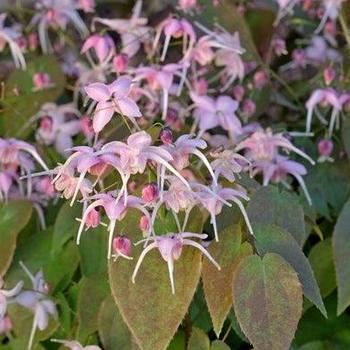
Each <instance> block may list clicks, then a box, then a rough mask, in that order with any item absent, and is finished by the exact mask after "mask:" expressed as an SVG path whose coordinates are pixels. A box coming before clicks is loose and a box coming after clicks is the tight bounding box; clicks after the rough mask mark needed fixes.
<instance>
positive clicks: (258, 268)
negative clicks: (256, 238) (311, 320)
mask: <svg viewBox="0 0 350 350" xmlns="http://www.w3.org/2000/svg"><path fill="white" fill-rule="evenodd" d="M233 299H234V305H235V312H236V316H237V319H238V321H239V324H240V326H241V327H242V330H243V332H244V334H245V335H246V336H247V338H248V339H249V341H250V342H251V343H252V344H253V346H254V348H256V349H259V350H288V349H289V347H290V344H291V342H292V340H293V337H294V333H295V331H296V329H297V325H298V322H299V319H300V317H301V312H302V304H303V293H302V288H301V285H300V282H299V279H298V276H297V274H296V272H295V271H294V270H293V268H292V267H291V266H290V265H289V264H288V263H287V262H286V261H285V260H284V259H283V258H282V257H281V256H279V255H278V254H274V253H268V254H266V255H265V256H264V257H263V258H262V259H261V258H260V257H259V256H257V255H252V256H248V257H246V258H245V259H244V260H243V261H242V263H241V264H240V265H239V266H238V268H237V273H236V275H235V279H234V284H233Z"/></svg>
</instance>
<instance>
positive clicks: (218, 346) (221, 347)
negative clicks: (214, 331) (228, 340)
mask: <svg viewBox="0 0 350 350" xmlns="http://www.w3.org/2000/svg"><path fill="white" fill-rule="evenodd" d="M210 350H230V347H229V346H228V345H227V344H225V343H224V342H223V341H221V340H215V341H213V342H212V343H211V347H210Z"/></svg>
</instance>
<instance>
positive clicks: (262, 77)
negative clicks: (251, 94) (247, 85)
mask: <svg viewBox="0 0 350 350" xmlns="http://www.w3.org/2000/svg"><path fill="white" fill-rule="evenodd" d="M253 80H254V86H255V88H256V89H262V88H263V87H264V86H265V85H266V84H267V81H268V77H267V74H266V73H265V72H264V71H262V70H259V71H257V72H256V73H255V74H254V77H253Z"/></svg>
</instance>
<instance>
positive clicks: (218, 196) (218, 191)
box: [196, 185, 254, 241]
mask: <svg viewBox="0 0 350 350" xmlns="http://www.w3.org/2000/svg"><path fill="white" fill-rule="evenodd" d="M197 187H198V190H197V191H196V194H197V195H198V197H199V200H200V203H201V204H202V206H203V207H204V208H205V209H206V210H207V211H208V212H209V214H210V223H211V224H212V225H213V228H214V234H215V240H216V241H219V236H218V230H217V224H216V216H217V215H219V214H220V213H221V211H222V208H223V206H224V204H226V205H228V206H231V204H230V203H229V201H232V202H234V203H235V204H236V205H237V206H238V208H239V209H240V211H241V213H242V215H243V218H244V220H245V223H246V225H247V228H248V231H249V233H250V234H251V235H253V236H254V233H253V229H252V227H251V224H250V221H249V218H248V215H247V212H246V210H245V208H244V206H243V204H242V202H241V199H244V200H246V201H249V197H248V196H247V194H246V191H245V189H243V187H241V186H237V189H233V188H223V187H221V186H220V185H217V186H212V187H211V188H207V187H205V186H203V185H197Z"/></svg>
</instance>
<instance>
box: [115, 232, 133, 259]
mask: <svg viewBox="0 0 350 350" xmlns="http://www.w3.org/2000/svg"><path fill="white" fill-rule="evenodd" d="M112 246H113V251H114V253H115V254H116V255H117V256H118V255H121V256H127V257H128V256H130V252H131V241H130V239H129V238H128V237H126V236H118V237H115V238H114V239H113V242H112Z"/></svg>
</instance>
